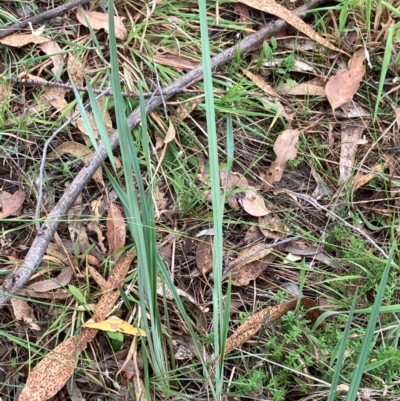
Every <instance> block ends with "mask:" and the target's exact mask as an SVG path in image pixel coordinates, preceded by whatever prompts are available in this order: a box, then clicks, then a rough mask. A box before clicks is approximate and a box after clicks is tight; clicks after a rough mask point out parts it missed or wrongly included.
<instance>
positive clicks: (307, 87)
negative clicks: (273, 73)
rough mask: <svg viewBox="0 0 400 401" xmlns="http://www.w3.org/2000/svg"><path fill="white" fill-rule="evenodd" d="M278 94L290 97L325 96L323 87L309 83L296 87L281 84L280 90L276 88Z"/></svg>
mask: <svg viewBox="0 0 400 401" xmlns="http://www.w3.org/2000/svg"><path fill="white" fill-rule="evenodd" d="M278 92H279V93H280V94H282V95H292V96H326V93H325V88H324V87H323V86H319V85H315V84H313V83H310V82H302V83H300V84H298V85H296V86H291V85H289V84H283V85H282V87H281V88H278Z"/></svg>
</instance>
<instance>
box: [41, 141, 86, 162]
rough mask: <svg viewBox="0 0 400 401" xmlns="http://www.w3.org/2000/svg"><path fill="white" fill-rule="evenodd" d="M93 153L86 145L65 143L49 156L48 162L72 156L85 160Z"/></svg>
mask: <svg viewBox="0 0 400 401" xmlns="http://www.w3.org/2000/svg"><path fill="white" fill-rule="evenodd" d="M91 153H92V151H91V150H90V149H88V148H87V147H86V146H85V145H82V144H81V143H78V142H71V141H68V142H63V143H62V144H61V145H59V146H57V147H56V149H55V150H54V152H51V153H49V154H48V155H47V157H46V159H47V160H55V159H57V158H58V157H60V156H62V155H65V154H70V155H73V156H75V157H76V158H78V159H84V158H85V157H86V156H87V155H90V154H91Z"/></svg>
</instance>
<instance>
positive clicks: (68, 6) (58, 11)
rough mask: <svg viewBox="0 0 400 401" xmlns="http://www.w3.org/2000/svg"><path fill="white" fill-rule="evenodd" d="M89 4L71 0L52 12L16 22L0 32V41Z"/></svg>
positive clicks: (88, 1)
mask: <svg viewBox="0 0 400 401" xmlns="http://www.w3.org/2000/svg"><path fill="white" fill-rule="evenodd" d="M86 3H90V0H72V1H70V2H69V3H66V4H63V5H61V6H59V7H56V8H53V9H52V10H48V11H45V12H43V13H41V14H38V15H35V16H34V17H31V18H27V19H26V20H23V21H19V22H16V23H15V24H13V25H11V26H9V27H4V28H2V29H1V31H0V39H1V38H5V37H6V36H8V35H12V34H13V33H15V32H16V31H19V30H20V29H24V28H26V27H27V26H29V24H32V25H35V24H40V23H41V22H43V21H47V20H49V19H51V18H55V17H58V16H59V15H61V14H62V13H64V12H65V11H68V10H71V9H72V8H74V7H77V6H80V5H82V4H86Z"/></svg>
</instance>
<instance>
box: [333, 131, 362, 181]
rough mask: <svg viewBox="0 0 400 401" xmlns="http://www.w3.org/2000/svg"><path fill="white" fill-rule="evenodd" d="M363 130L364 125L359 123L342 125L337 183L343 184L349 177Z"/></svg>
mask: <svg viewBox="0 0 400 401" xmlns="http://www.w3.org/2000/svg"><path fill="white" fill-rule="evenodd" d="M364 131H365V127H363V126H359V125H352V124H348V125H343V126H342V132H341V145H340V165H339V171H340V177H339V184H344V183H345V182H346V181H347V180H348V179H349V178H350V177H351V174H352V171H353V166H354V161H355V159H356V153H357V148H358V145H359V143H360V140H361V136H362V134H363V132H364Z"/></svg>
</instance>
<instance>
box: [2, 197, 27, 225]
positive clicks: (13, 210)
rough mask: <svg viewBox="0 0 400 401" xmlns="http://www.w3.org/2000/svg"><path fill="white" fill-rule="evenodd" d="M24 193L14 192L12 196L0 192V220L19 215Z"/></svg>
mask: <svg viewBox="0 0 400 401" xmlns="http://www.w3.org/2000/svg"><path fill="white" fill-rule="evenodd" d="M25 196H26V195H25V192H24V191H21V190H19V191H16V192H14V193H13V194H12V195H11V194H9V193H8V192H5V191H0V210H1V212H0V219H5V218H6V217H9V216H15V215H17V214H18V213H19V210H20V209H21V207H22V205H23V203H24V200H25Z"/></svg>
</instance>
